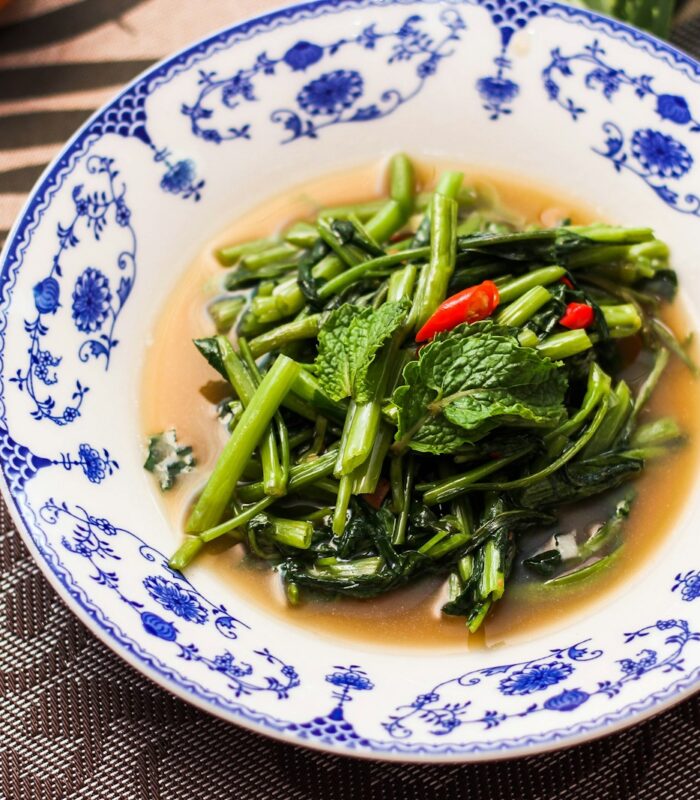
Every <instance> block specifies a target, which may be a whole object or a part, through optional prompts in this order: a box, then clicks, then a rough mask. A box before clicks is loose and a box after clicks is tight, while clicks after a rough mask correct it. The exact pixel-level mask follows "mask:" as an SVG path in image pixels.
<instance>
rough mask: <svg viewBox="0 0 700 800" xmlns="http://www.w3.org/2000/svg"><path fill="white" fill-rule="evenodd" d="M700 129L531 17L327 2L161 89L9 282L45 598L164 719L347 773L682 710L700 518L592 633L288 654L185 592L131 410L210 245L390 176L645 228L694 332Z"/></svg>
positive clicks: (664, 57) (656, 81)
mask: <svg viewBox="0 0 700 800" xmlns="http://www.w3.org/2000/svg"><path fill="white" fill-rule="evenodd" d="M699 122H700V66H699V65H698V64H697V63H695V62H694V61H692V60H691V59H690V58H688V57H687V56H684V55H683V54H681V53H679V52H677V51H675V50H673V49H672V48H671V47H669V46H667V45H665V44H662V43H660V42H658V41H656V40H654V39H652V38H650V37H649V36H647V35H645V34H642V33H640V32H638V31H636V30H633V29H631V28H628V27H626V26H624V25H621V24H619V23H617V22H613V21H611V20H608V19H605V18H603V17H600V16H596V15H595V14H591V13H588V12H586V11H581V10H574V9H572V8H569V7H565V6H562V5H558V4H556V3H549V2H540V0H487V1H486V2H476V3H464V2H454V3H435V2H419V1H414V0H405V2H404V1H402V0H321V2H313V3H309V4H305V5H299V6H293V7H289V8H286V9H282V10H280V11H277V12H275V13H272V14H270V15H268V16H265V17H261V18H259V19H256V20H252V21H250V22H246V23H243V24H241V25H237V26H236V27H234V28H231V29H230V30H225V31H223V32H221V33H218V34H216V35H214V36H212V37H210V38H208V39H206V40H204V41H202V42H199V43H197V44H194V45H192V46H191V47H189V48H187V49H186V50H184V51H182V52H181V53H179V54H178V55H176V56H174V57H173V58H171V59H168V60H167V61H165V62H163V63H162V64H160V65H158V66H156V67H154V68H153V69H151V70H150V71H149V72H147V73H146V74H145V75H143V76H142V77H141V78H139V79H138V80H136V81H135V82H134V83H133V84H131V85H130V86H129V87H128V88H126V89H125V90H124V91H123V92H122V93H121V94H120V95H119V96H118V97H116V98H115V99H114V101H113V102H112V103H110V104H109V105H108V106H106V107H105V108H104V109H103V110H101V111H100V112H98V113H97V114H96V115H95V116H94V117H93V118H92V119H91V120H90V121H89V122H88V123H87V124H86V125H85V126H84V127H83V128H82V129H81V131H80V132H79V133H78V134H77V135H76V136H75V137H74V138H73V139H72V140H71V142H70V143H69V144H68V145H67V146H66V147H65V149H64V150H63V152H62V153H61V155H60V156H59V157H58V158H57V159H56V161H55V162H54V163H53V164H52V165H51V166H50V167H49V169H48V170H47V171H46V173H45V174H44V176H43V177H42V178H41V180H40V181H39V183H38V184H37V186H36V188H35V190H34V192H33V193H32V195H31V198H30V199H29V201H28V203H27V205H26V207H25V209H24V211H23V212H22V214H21V216H20V218H19V220H18V221H17V224H16V226H15V228H14V230H13V231H12V233H11V235H10V237H9V240H8V242H7V246H6V247H5V250H4V253H3V257H2V297H1V299H0V333H1V337H2V340H1V346H0V351H1V357H2V366H1V370H0V377H1V379H2V384H1V387H0V400H1V403H0V447H1V448H2V457H3V458H2V471H3V476H4V493H5V497H6V500H7V501H8V503H9V505H10V508H11V509H12V513H13V515H14V518H15V520H16V522H17V524H18V526H19V529H20V531H21V532H22V534H23V536H24V538H25V539H26V541H27V543H28V545H29V547H30V548H31V550H32V552H33V554H34V556H35V557H36V559H37V560H38V562H39V564H40V565H41V567H42V569H43V570H44V572H45V573H46V575H47V576H48V578H49V579H50V580H51V583H52V584H53V586H54V587H55V588H56V590H57V591H58V592H59V594H60V595H61V596H62V597H63V599H64V600H65V601H66V602H67V603H68V604H69V605H70V607H71V608H72V609H73V610H74V611H75V612H76V614H78V615H79V616H80V618H81V619H82V620H83V621H84V622H85V623H86V624H87V625H88V626H89V627H90V628H91V630H92V631H93V632H94V633H95V634H97V635H98V636H99V637H100V638H101V639H102V640H103V641H105V642H106V643H107V644H108V645H109V646H110V647H111V648H113V649H114V651H115V652H117V653H118V654H119V655H121V656H122V657H123V658H125V659H126V660H127V661H129V662H130V663H131V664H133V665H134V666H135V667H136V668H137V669H139V670H141V671H142V672H143V673H144V674H145V675H148V676H149V677H151V678H152V679H153V680H155V681H157V682H158V683H159V684H161V685H162V686H163V687H165V688H166V689H168V690H169V691H171V692H173V693H175V694H177V695H178V696H180V697H182V698H184V699H185V700H188V701H190V702H192V703H195V704H196V705H198V706H200V707H201V708H203V709H206V710H208V711H211V712H212V713H214V714H217V715H219V716H221V717H224V718H226V719H229V720H231V721H232V722H236V723H238V724H240V725H244V726H246V727H249V728H251V729H253V730H256V731H260V732H262V733H266V734H269V735H272V736H276V737H278V738H281V739H284V740H286V741H289V742H294V743H299V744H306V745H309V746H313V747H317V748H322V749H327V750H330V751H333V752H337V753H352V754H354V755H359V756H367V757H378V758H387V759H391V758H393V759H408V760H415V761H421V760H422V761H436V760H455V761H467V760H477V759H484V758H494V757H506V756H515V755H523V754H526V753H533V752H537V751H542V750H545V749H548V748H553V747H558V746H561V745H564V744H566V745H568V744H573V743H575V742H581V741H584V740H586V739H589V738H592V737H594V736H598V735H600V734H602V733H605V732H608V731H612V730H615V729H619V728H621V727H623V726H625V725H628V724H630V723H632V722H635V721H638V720H640V719H642V718H643V717H645V716H648V715H649V714H652V713H655V712H657V711H659V710H661V709H663V708H665V707H667V706H669V705H670V704H672V703H674V702H676V701H678V700H680V699H681V698H683V697H685V696H687V695H688V694H690V693H691V692H692V691H693V689H694V688H695V687H696V686H697V685H698V680H699V678H700V633H698V631H700V542H699V540H698V538H697V530H696V529H695V526H694V524H693V522H692V520H693V518H694V516H695V515H696V513H697V507H698V503H699V502H700V498H699V496H698V491H697V489H696V490H694V491H693V495H692V498H691V499H690V501H689V504H688V506H687V508H686V511H685V513H684V515H683V518H682V520H681V522H680V523H679V524H678V525H677V526H676V528H675V530H674V532H673V534H672V536H671V537H670V538H669V539H668V541H666V542H665V543H664V545H663V547H662V548H660V549H659V551H658V552H657V553H656V555H655V557H654V558H653V562H649V563H648V564H647V565H646V567H645V568H644V569H643V570H642V571H641V573H639V574H638V575H637V576H636V578H635V581H634V583H628V584H624V585H623V586H622V587H621V588H620V589H619V591H618V592H617V593H616V594H615V596H614V597H613V598H612V599H608V600H606V601H605V604H604V607H600V604H599V605H598V607H596V606H592V607H591V610H590V613H589V614H588V615H587V616H586V617H585V619H583V620H582V621H578V622H575V623H571V624H568V625H567V626H566V627H564V628H563V629H560V630H558V631H556V632H555V633H547V634H541V635H539V636H535V637H534V638H532V640H531V641H529V642H528V643H527V644H520V645H517V646H510V647H507V648H500V649H497V650H494V651H472V652H463V653H453V654H451V655H445V654H444V653H441V654H439V655H435V654H431V653H430V652H429V651H425V650H423V651H417V652H415V653H413V652H411V653H406V652H405V651H401V652H396V651H391V650H390V649H382V648H380V647H376V646H372V647H370V646H367V647H362V646H360V645H357V644H355V645H353V644H348V643H347V642H344V641H342V640H337V641H336V640H333V639H330V638H323V637H319V636H315V635H314V634H313V633H312V632H310V631H305V630H300V629H297V628H293V627H290V626H285V625H284V624H282V623H281V622H280V621H279V620H277V619H272V618H270V617H268V616H266V614H265V612H264V611H263V610H261V609H259V608H256V607H254V606H253V605H251V604H250V603H249V602H247V601H245V600H244V599H243V598H239V597H236V596H235V594H234V593H233V591H232V590H231V588H230V587H227V586H225V585H222V584H221V583H219V582H217V580H216V579H215V578H214V577H213V576H211V575H207V574H203V573H202V571H201V570H198V569H197V568H196V567H195V568H194V569H193V570H192V572H191V573H190V574H188V578H189V579H190V580H189V581H188V580H186V579H184V578H183V577H182V576H181V575H179V574H173V573H172V572H170V571H169V570H168V568H167V565H166V561H165V557H164V555H163V554H166V553H169V552H170V551H171V550H172V548H173V542H174V536H173V531H172V530H171V529H170V527H169V525H168V523H167V521H166V519H165V516H164V513H163V511H162V508H161V506H160V505H159V503H158V501H157V498H156V497H155V494H154V489H153V484H152V481H151V478H150V476H149V475H147V474H145V473H144V472H143V469H142V466H141V464H142V450H141V431H140V428H139V415H138V413H137V402H138V396H139V382H140V375H141V364H142V359H143V355H144V344H145V342H146V341H147V339H148V337H149V335H150V332H151V330H152V326H153V324H154V320H155V317H156V315H157V313H158V311H159V309H160V306H161V302H162V301H163V299H164V298H165V297H166V296H167V294H168V292H169V291H170V290H171V289H172V287H173V285H174V284H175V283H176V282H177V280H178V278H179V277H180V275H181V274H182V272H183V270H185V269H186V267H187V265H188V262H189V261H190V260H191V259H192V257H193V256H194V255H195V254H196V253H197V252H198V250H200V248H201V247H202V246H203V244H204V243H206V241H207V239H208V238H210V237H211V236H212V235H214V234H216V233H217V231H219V230H220V229H221V228H222V227H223V226H224V225H225V224H226V223H228V222H230V221H231V220H232V219H233V218H235V217H236V215H237V214H239V213H240V212H243V211H245V210H246V209H248V208H250V207H252V206H254V205H255V204H257V203H259V202H261V201H262V200H264V199H265V198H266V196H267V195H269V194H270V192H271V191H277V190H282V189H284V188H285V186H292V185H294V184H298V183H299V182H301V181H304V180H307V179H309V178H312V177H316V176H320V175H323V174H324V173H326V172H328V171H331V170H338V169H343V168H347V167H351V166H352V165H354V164H359V163H366V162H368V161H371V160H373V159H377V157H378V156H380V155H383V154H388V153H390V152H393V151H396V150H398V149H402V150H404V151H406V152H408V153H413V154H432V155H437V156H448V157H459V158H461V159H463V160H465V161H468V162H470V163H472V164H475V165H477V166H479V167H484V168H489V167H496V168H499V169H502V168H504V167H505V168H507V169H509V170H511V171H513V172H515V173H519V174H521V175H524V176H533V177H534V178H536V179H537V181H538V183H542V184H544V185H548V186H551V187H552V188H554V189H555V190H556V189H560V190H562V191H564V192H566V193H567V194H568V195H572V194H573V195H575V196H578V197H580V198H581V199H583V200H592V201H593V202H595V203H597V204H598V206H599V208H600V210H601V212H602V213H603V214H604V215H605V216H607V217H609V218H611V219H616V220H618V221H620V222H622V223H639V221H640V220H641V221H644V222H647V221H651V222H652V223H653V224H654V226H655V228H656V231H657V233H658V234H659V235H660V236H661V237H662V238H664V239H666V240H668V241H669V242H670V243H671V245H672V246H673V248H674V253H675V265H676V267H677V269H678V270H679V272H680V274H681V276H682V279H683V282H684V286H685V293H686V295H687V299H689V301H690V304H691V306H693V307H695V308H697V307H699V306H698V304H700V283H699V282H698V281H697V280H693V277H694V276H693V274H692V270H693V269H695V268H696V267H697V261H698V256H700V250H699V247H698V241H699V237H698V233H699V232H700V197H699V195H700V166H698V163H697V162H700V126H699ZM190 581H191V582H190Z"/></svg>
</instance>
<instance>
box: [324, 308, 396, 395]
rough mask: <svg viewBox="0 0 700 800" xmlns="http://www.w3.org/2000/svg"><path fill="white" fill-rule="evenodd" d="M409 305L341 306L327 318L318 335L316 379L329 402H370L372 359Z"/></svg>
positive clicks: (374, 372) (374, 371) (374, 378)
mask: <svg viewBox="0 0 700 800" xmlns="http://www.w3.org/2000/svg"><path fill="white" fill-rule="evenodd" d="M410 305H411V304H410V301H409V300H400V301H398V302H396V303H384V305H382V306H380V307H379V308H378V309H373V308H367V307H365V306H356V305H352V304H350V303H345V304H344V305H342V306H340V308H338V309H336V310H335V311H333V312H331V314H329V316H328V319H327V320H326V322H325V323H324V325H323V327H322V328H321V330H320V332H319V334H318V356H317V357H316V377H317V378H318V381H319V383H320V384H321V388H322V389H323V391H324V392H325V393H326V394H327V395H328V396H329V397H330V398H332V399H333V400H335V401H339V400H343V399H344V398H345V397H352V398H353V399H354V400H356V401H357V402H358V403H366V402H368V401H369V400H371V399H372V397H373V394H374V392H373V389H374V387H375V385H376V381H377V378H378V370H377V368H376V364H375V358H376V356H377V354H378V353H379V351H380V350H381V349H382V347H383V346H384V345H385V344H386V343H387V341H388V340H389V339H390V338H391V337H392V336H393V335H394V333H395V332H396V331H397V330H398V329H399V328H400V327H401V325H402V324H403V322H404V321H405V319H406V317H407V315H408V311H409V308H410Z"/></svg>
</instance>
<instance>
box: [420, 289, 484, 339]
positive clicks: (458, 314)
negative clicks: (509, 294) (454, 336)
mask: <svg viewBox="0 0 700 800" xmlns="http://www.w3.org/2000/svg"><path fill="white" fill-rule="evenodd" d="M499 299H500V297H499V294H498V286H496V284H495V283H494V282H493V281H484V282H483V283H479V284H477V285H476V286H470V287H469V288H468V289H463V290H462V291H461V292H457V294H453V295H452V297H448V298H447V300H445V302H444V303H442V304H441V305H439V306H438V307H437V309H436V310H435V311H434V313H433V314H432V315H431V317H430V318H429V319H428V321H427V322H426V323H425V325H423V327H422V328H421V329H420V330H419V331H418V333H417V334H416V341H417V342H425V341H427V340H428V339H432V338H433V336H435V334H436V333H442V332H443V331H451V330H452V328H456V327H457V325H460V324H461V323H462V322H478V321H479V320H481V319H486V317H488V316H490V315H491V314H493V311H494V309H495V308H496V307H497V306H498V302H499Z"/></svg>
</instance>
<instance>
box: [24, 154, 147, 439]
mask: <svg viewBox="0 0 700 800" xmlns="http://www.w3.org/2000/svg"><path fill="white" fill-rule="evenodd" d="M86 171H87V174H88V175H89V176H96V177H98V178H100V179H101V181H102V187H101V188H95V189H94V190H93V191H91V192H86V191H85V186H84V184H83V183H78V184H75V185H74V186H73V189H72V191H71V197H72V200H73V206H74V215H73V218H72V220H71V221H70V222H69V223H68V225H65V226H64V225H60V224H59V225H58V228H57V232H56V235H57V239H58V247H57V250H56V252H55V254H54V256H53V259H52V262H51V269H50V271H49V274H48V275H47V276H46V277H45V278H43V279H42V280H40V281H39V282H38V283H37V284H35V286H34V288H33V296H34V305H35V308H36V312H37V313H36V316H35V317H34V318H33V319H27V320H25V322H24V329H25V332H26V333H27V336H28V338H29V348H28V353H29V363H28V364H27V366H26V367H25V368H24V369H18V370H17V372H16V373H15V375H14V376H12V377H11V378H10V382H11V383H14V384H16V386H17V388H18V389H19V390H20V391H23V392H26V394H27V395H28V396H29V398H30V399H31V401H32V405H33V409H32V412H31V414H32V416H33V417H34V419H36V420H48V421H49V422H53V423H54V424H56V425H60V426H63V425H68V424H70V423H71V422H73V421H74V420H76V419H77V418H78V417H79V416H80V409H81V407H82V404H83V401H84V399H85V395H86V394H87V393H88V391H89V387H87V386H85V385H83V384H82V383H81V381H80V380H76V381H75V388H74V390H73V392H72V394H71V398H70V402H69V403H68V404H67V405H65V406H64V407H63V409H60V410H59V409H58V408H57V405H56V400H55V398H54V396H53V394H42V393H41V392H40V391H39V389H40V387H39V385H38V384H37V381H38V382H39V383H40V384H43V385H44V386H53V385H56V384H58V383H59V380H60V377H59V371H58V368H59V367H60V365H61V362H62V360H63V357H62V356H59V355H56V354H55V353H53V352H51V350H49V349H48V348H46V347H45V346H44V345H43V344H42V343H43V341H44V339H45V338H46V337H47V336H48V335H49V333H50V324H49V322H48V321H47V319H46V318H47V317H48V316H51V317H53V316H55V315H56V313H57V312H58V310H59V308H60V307H61V302H60V298H61V281H62V280H64V279H65V277H66V276H65V275H64V271H63V259H64V256H66V255H67V254H68V252H69V251H76V250H78V249H79V248H80V245H81V240H82V237H83V236H84V233H86V232H87V233H91V234H92V237H93V239H94V240H95V241H99V240H100V238H101V237H102V236H103V234H104V232H105V230H106V229H107V227H108V226H109V225H116V226H117V228H118V229H121V230H122V232H123V233H124V237H123V241H124V242H125V245H124V246H123V249H121V250H120V251H119V252H118V253H117V255H116V259H115V260H116V268H117V272H118V273H119V284H118V286H117V289H116V291H114V292H113V291H112V290H111V289H110V286H109V281H108V279H107V277H106V276H105V275H104V273H103V272H102V271H101V270H100V269H98V268H96V267H92V266H91V267H87V268H86V269H85V270H84V271H83V272H82V273H81V274H80V275H79V276H78V278H77V279H76V282H75V286H74V288H73V292H72V296H71V312H72V317H73V321H74V323H75V326H76V328H77V329H78V331H80V332H81V333H85V334H88V337H87V338H86V339H85V340H84V341H83V343H82V344H81V345H80V349H79V351H78V356H79V358H80V360H81V361H83V362H85V361H87V360H89V359H90V358H100V357H103V358H104V361H105V369H108V368H109V362H110V357H111V353H112V350H113V349H114V347H116V346H117V344H118V341H117V340H116V339H115V338H114V331H115V327H116V324H117V320H118V318H119V315H120V314H121V311H122V309H123V307H124V305H125V303H126V301H127V300H128V298H129V295H130V294H131V290H132V288H133V285H134V281H135V279H136V232H135V231H134V228H133V226H132V224H131V211H130V210H129V207H128V206H127V203H126V186H125V185H124V184H123V183H120V182H119V180H118V179H119V171H118V170H117V169H116V167H115V165H114V160H113V159H111V158H106V157H104V156H90V157H89V158H88V159H87V162H86ZM105 323H108V324H107V325H105ZM103 327H105V331H104V332H103V333H101V334H100V335H99V336H98V337H95V336H93V335H92V334H94V333H97V332H98V331H101V330H102V328H103Z"/></svg>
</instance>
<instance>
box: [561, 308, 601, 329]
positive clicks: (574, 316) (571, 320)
mask: <svg viewBox="0 0 700 800" xmlns="http://www.w3.org/2000/svg"><path fill="white" fill-rule="evenodd" d="M594 318H595V312H594V311H593V309H592V308H591V306H589V305H588V304H587V303H569V305H568V306H567V307H566V313H565V314H564V316H563V317H562V318H561V319H560V320H559V324H560V325H563V326H564V327H565V328H569V329H570V330H576V329H578V328H587V327H588V326H589V325H591V324H592V323H593V320H594Z"/></svg>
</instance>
